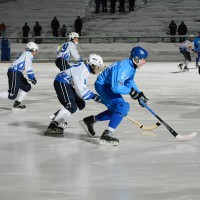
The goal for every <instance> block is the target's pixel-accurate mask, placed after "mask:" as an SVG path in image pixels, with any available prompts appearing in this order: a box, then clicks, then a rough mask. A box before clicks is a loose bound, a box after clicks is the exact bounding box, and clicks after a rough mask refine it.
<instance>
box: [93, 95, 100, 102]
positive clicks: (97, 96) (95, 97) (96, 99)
mask: <svg viewBox="0 0 200 200" xmlns="http://www.w3.org/2000/svg"><path fill="white" fill-rule="evenodd" d="M92 99H93V100H94V101H96V102H97V103H101V97H100V96H99V95H98V94H94V96H93V97H92Z"/></svg>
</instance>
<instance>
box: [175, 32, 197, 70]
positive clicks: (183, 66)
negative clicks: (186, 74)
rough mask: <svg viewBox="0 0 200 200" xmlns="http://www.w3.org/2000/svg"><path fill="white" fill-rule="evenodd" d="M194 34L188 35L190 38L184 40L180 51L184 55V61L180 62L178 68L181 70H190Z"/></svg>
mask: <svg viewBox="0 0 200 200" xmlns="http://www.w3.org/2000/svg"><path fill="white" fill-rule="evenodd" d="M193 41H194V35H193V34H191V35H189V37H188V40H186V41H185V42H183V43H182V44H181V45H180V47H179V50H180V53H181V54H183V56H184V61H183V62H182V63H180V64H178V66H177V67H178V68H179V69H180V71H188V70H189V69H188V63H189V62H191V55H190V52H192V51H194V42H193Z"/></svg>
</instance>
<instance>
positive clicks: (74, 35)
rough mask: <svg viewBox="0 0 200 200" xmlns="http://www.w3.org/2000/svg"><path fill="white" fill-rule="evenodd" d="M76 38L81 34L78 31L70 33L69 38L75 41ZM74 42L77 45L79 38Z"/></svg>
mask: <svg viewBox="0 0 200 200" xmlns="http://www.w3.org/2000/svg"><path fill="white" fill-rule="evenodd" d="M75 38H79V34H78V33H76V32H71V33H70V34H69V40H70V41H73V40H74V39H75ZM74 43H75V44H76V45H77V44H78V40H77V41H74Z"/></svg>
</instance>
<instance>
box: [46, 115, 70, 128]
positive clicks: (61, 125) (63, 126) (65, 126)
mask: <svg viewBox="0 0 200 200" xmlns="http://www.w3.org/2000/svg"><path fill="white" fill-rule="evenodd" d="M49 118H50V119H51V121H52V122H53V121H54V119H55V118H56V115H55V114H53V115H51V116H50V117H49ZM58 127H60V128H62V129H63V130H64V129H66V128H67V122H65V121H64V122H62V123H61V124H59V125H58Z"/></svg>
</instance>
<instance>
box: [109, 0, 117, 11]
mask: <svg viewBox="0 0 200 200" xmlns="http://www.w3.org/2000/svg"><path fill="white" fill-rule="evenodd" d="M116 1H117V0H110V12H111V13H115V6H116Z"/></svg>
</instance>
